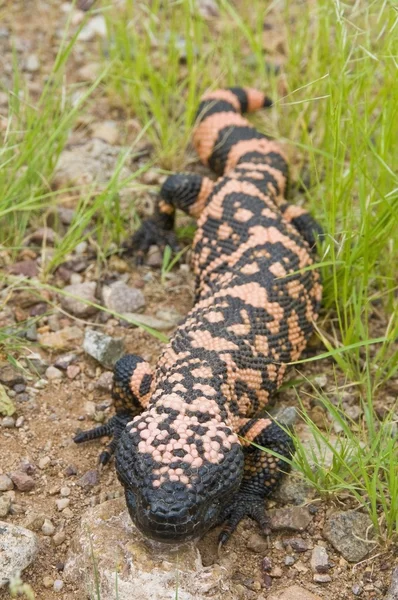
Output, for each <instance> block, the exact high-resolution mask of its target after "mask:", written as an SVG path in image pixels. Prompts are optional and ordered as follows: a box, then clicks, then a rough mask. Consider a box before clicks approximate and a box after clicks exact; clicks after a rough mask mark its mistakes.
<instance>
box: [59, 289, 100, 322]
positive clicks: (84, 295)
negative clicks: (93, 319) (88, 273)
mask: <svg viewBox="0 0 398 600" xmlns="http://www.w3.org/2000/svg"><path fill="white" fill-rule="evenodd" d="M96 289H97V284H96V283H95V282H94V281H86V282H84V283H75V284H72V285H67V286H66V287H64V290H63V291H64V292H65V293H67V294H68V296H64V295H62V296H61V298H60V300H61V305H62V307H63V308H64V309H65V310H67V311H68V312H70V313H72V314H73V315H75V316H76V317H81V318H85V317H90V316H92V315H93V314H95V313H96V312H97V311H98V308H96V307H95V306H91V305H90V304H87V302H92V303H94V304H97V302H98V301H97V298H96V297H95V292H96ZM69 294H70V295H69ZM72 296H76V298H72ZM85 301H87V302H85Z"/></svg>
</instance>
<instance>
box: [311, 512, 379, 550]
mask: <svg viewBox="0 0 398 600" xmlns="http://www.w3.org/2000/svg"><path fill="white" fill-rule="evenodd" d="M371 536H372V521H371V520H370V518H369V517H368V516H367V515H365V514H363V513H360V512H358V511H355V510H347V511H345V512H336V513H334V514H333V515H331V516H330V517H329V518H328V520H327V521H326V524H325V527H324V529H323V537H324V538H325V539H327V540H328V541H329V542H330V543H331V544H332V546H333V547H334V548H335V549H336V550H337V552H340V553H341V554H342V555H343V557H344V558H345V559H346V560H348V561H350V562H359V561H360V560H363V559H364V558H365V556H367V555H368V553H369V552H370V550H372V548H373V547H374V544H372V543H371V542H367V541H366V539H371Z"/></svg>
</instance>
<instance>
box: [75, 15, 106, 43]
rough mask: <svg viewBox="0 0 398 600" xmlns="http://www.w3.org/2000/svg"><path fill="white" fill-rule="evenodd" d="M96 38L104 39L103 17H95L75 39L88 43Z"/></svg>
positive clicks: (104, 25) (104, 26)
mask: <svg viewBox="0 0 398 600" xmlns="http://www.w3.org/2000/svg"><path fill="white" fill-rule="evenodd" d="M97 36H99V37H102V38H104V37H106V22H105V17H104V16H103V15H97V16H95V17H93V18H92V19H90V20H89V22H88V23H87V24H86V25H85V26H84V27H83V28H82V29H81V30H80V33H79V35H78V37H77V39H78V40H79V41H81V42H90V41H91V40H93V39H94V38H96V37H97Z"/></svg>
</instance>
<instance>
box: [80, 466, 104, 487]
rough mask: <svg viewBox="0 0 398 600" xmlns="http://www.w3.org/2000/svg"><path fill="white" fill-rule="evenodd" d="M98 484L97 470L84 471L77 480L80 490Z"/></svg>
mask: <svg viewBox="0 0 398 600" xmlns="http://www.w3.org/2000/svg"><path fill="white" fill-rule="evenodd" d="M98 483H99V473H98V471H97V469H92V470H90V471H86V473H84V475H82V477H80V479H79V480H78V482H77V484H78V485H80V486H81V487H82V488H88V487H94V486H95V485H98Z"/></svg>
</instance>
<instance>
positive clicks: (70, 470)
mask: <svg viewBox="0 0 398 600" xmlns="http://www.w3.org/2000/svg"><path fill="white" fill-rule="evenodd" d="M64 473H65V477H73V476H74V475H77V473H78V471H77V467H75V465H68V466H67V467H66V469H65V471H64Z"/></svg>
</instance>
